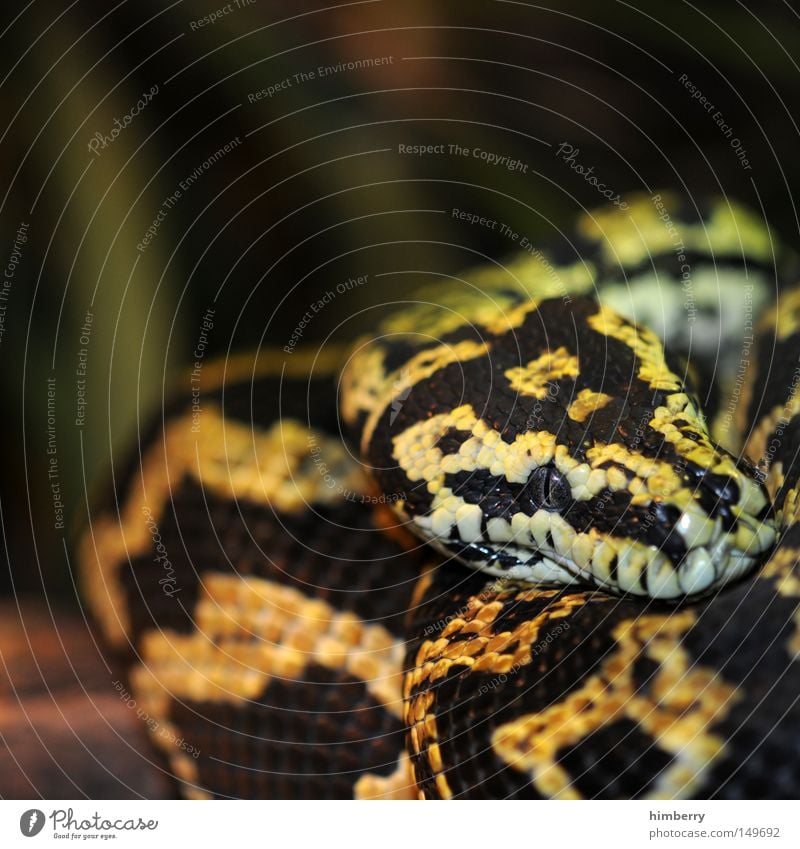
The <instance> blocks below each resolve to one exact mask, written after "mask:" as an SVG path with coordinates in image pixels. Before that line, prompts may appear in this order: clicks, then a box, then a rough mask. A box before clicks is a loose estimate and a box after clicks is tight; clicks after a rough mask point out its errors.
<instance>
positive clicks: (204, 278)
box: [0, 0, 800, 795]
mask: <svg viewBox="0 0 800 849" xmlns="http://www.w3.org/2000/svg"><path fill="white" fill-rule="evenodd" d="M0 16H1V18H0V43H2V51H0V73H2V83H1V85H2V92H3V100H2V103H3V117H2V119H0V126H1V127H2V138H0V157H2V182H3V185H2V192H1V193H0V197H1V198H2V200H1V201H0V202H1V203H2V206H1V207H0V209H1V210H2V212H0V261H1V262H2V265H3V269H4V272H3V275H4V276H3V279H2V280H0V314H1V315H0V321H1V322H2V323H0V330H2V335H1V336H0V363H2V369H1V371H0V379H1V380H2V399H3V402H4V412H3V414H2V415H1V416H0V445H2V449H3V450H2V455H0V456H1V457H2V476H0V498H1V499H2V502H1V504H0V508H1V510H0V512H1V514H2V534H3V546H2V558H3V559H4V560H5V561H6V562H5V565H4V568H3V570H2V578H0V591H1V592H2V596H3V597H4V599H5V602H4V607H3V621H4V628H3V629H0V635H2V641H4V642H2V641H0V649H2V651H3V657H4V659H5V666H6V678H5V679H4V680H5V683H3V684H2V686H3V688H4V689H2V690H0V718H2V717H3V716H4V714H3V713H2V711H3V710H8V711H12V713H13V712H14V711H16V713H15V714H14V715H15V716H17V717H18V716H19V710H18V709H19V701H18V699H19V698H21V696H20V693H21V692H22V695H23V696H25V694H26V692H27V691H22V690H21V689H20V686H19V684H18V683H17V684H15V682H14V681H13V676H12V675H11V673H10V672H9V671H8V658H9V657H11V658H12V660H13V659H14V658H16V657H17V654H15V653H14V652H15V651H17V652H18V654H19V651H21V654H19V658H20V659H19V660H18V663H19V664H24V662H25V658H26V657H28V656H29V655H30V651H29V650H28V649H25V648H24V644H25V643H26V641H27V640H28V639H29V635H28V631H29V627H32V626H29V625H26V623H30V622H32V621H34V619H35V618H36V617H37V616H41V615H42V611H46V615H44V619H43V620H42V621H43V622H44V625H43V626H42V627H45V628H46V627H49V625H48V623H51V622H52V620H53V619H54V618H55V620H56V622H59V623H60V622H61V621H64V622H66V623H67V624H65V625H64V626H63V628H62V629H61V632H62V633H63V632H64V631H65V630H66V629H67V628H68V627H72V628H73V632H74V633H73V632H70V633H73V636H72V637H71V639H73V640H74V641H75V643H74V645H78V644H80V645H82V646H84V649H85V650H86V651H88V652H90V653H91V651H93V650H94V649H93V646H92V645H91V638H90V637H89V636H88V635H87V632H86V628H85V627H84V626H83V623H82V621H81V619H80V616H81V614H80V606H79V602H78V598H77V593H76V589H75V583H74V572H73V560H72V556H73V551H72V543H73V540H74V534H75V529H76V528H78V527H80V524H81V521H82V520H83V519H84V518H85V515H86V509H87V497H88V496H87V493H90V492H91V491H92V488H93V487H94V486H95V483H94V482H95V481H96V480H97V479H98V478H101V477H102V476H103V473H104V471H105V470H106V469H107V468H108V467H109V465H110V462H111V458H112V457H114V460H115V462H116V458H117V455H118V452H124V450H125V446H126V445H130V444H132V443H135V436H136V433H137V428H138V427H140V426H141V424H142V419H143V418H145V417H146V416H147V414H148V412H149V411H151V410H153V409H154V408H156V407H157V406H158V405H159V403H160V400H161V397H162V393H163V392H164V391H165V387H166V386H168V385H169V375H170V374H171V372H172V371H173V370H174V369H175V368H177V367H178V366H180V365H181V364H186V363H187V362H189V361H191V360H193V359H194V356H193V351H194V350H195V347H196V345H197V343H198V340H199V339H200V337H201V333H203V316H204V315H205V314H206V313H207V310H209V309H212V310H214V313H213V322H212V323H213V327H212V328H210V329H208V328H206V330H207V333H205V335H206V336H207V340H206V344H207V348H206V352H205V353H206V356H207V357H208V356H210V355H211V354H213V353H225V352H227V351H229V350H237V349H240V348H243V347H246V346H252V345H256V344H276V345H279V346H282V345H284V344H286V341H287V335H288V333H290V328H292V327H294V326H295V325H296V324H297V322H298V320H299V319H300V317H301V316H302V315H303V313H304V312H305V311H306V310H307V309H308V305H309V303H310V302H311V301H312V300H314V299H315V298H316V297H319V296H320V295H322V294H323V293H325V292H326V291H327V290H329V289H331V288H332V284H333V285H335V284H336V283H337V282H340V281H344V280H347V279H349V278H356V277H359V276H363V275H367V276H368V282H367V283H366V284H365V285H361V286H358V287H355V288H354V289H353V290H352V291H349V292H347V293H346V294H344V295H342V296H341V297H337V298H336V299H335V300H334V301H333V302H332V303H331V304H330V305H329V307H327V308H326V309H325V310H323V311H322V312H321V313H320V315H319V316H318V317H316V318H315V320H314V321H313V322H312V323H311V325H310V326H309V328H308V329H307V332H306V337H305V341H313V340H315V339H316V340H319V339H322V338H324V337H325V335H326V334H327V333H329V332H330V331H332V330H333V329H335V328H337V327H338V326H339V325H340V324H342V323H343V327H344V331H343V332H349V331H351V330H353V331H354V330H355V329H356V327H357V325H358V323H359V322H361V323H364V322H368V321H369V318H368V315H369V314H361V317H360V318H359V310H362V309H363V308H364V307H368V306H369V305H370V304H378V303H380V302H382V301H384V300H386V298H387V297H394V296H397V295H401V296H402V295H404V294H405V293H406V292H408V291H410V290H411V287H412V286H413V285H415V284H416V282H417V281H419V280H422V279H425V278H427V279H431V275H432V274H436V273H444V274H451V273H454V272H457V271H459V270H460V269H462V268H464V267H465V266H468V265H470V264H473V263H475V262H477V261H480V260H481V259H482V258H483V257H502V256H504V255H506V254H508V253H509V251H510V250H511V249H512V248H513V247H514V245H513V243H512V242H510V241H509V239H508V238H507V237H506V236H504V235H503V234H502V232H501V231H500V228H495V229H490V228H487V227H481V226H480V225H477V224H469V223H467V222H465V221H461V220H458V219H457V218H455V217H454V216H453V214H452V211H453V209H454V208H457V209H461V210H468V211H469V212H472V213H476V214H479V215H481V216H486V217H487V218H489V219H492V220H498V221H502V222H504V223H506V224H507V225H508V226H509V227H511V228H512V229H513V230H514V231H516V232H517V233H520V234H523V235H525V236H526V237H527V238H528V239H529V241H530V242H531V243H532V244H534V245H538V244H540V243H541V244H543V243H545V242H546V241H547V240H548V239H549V238H551V237H552V235H553V234H554V233H555V232H557V230H558V228H559V227H562V226H563V225H564V224H565V223H566V222H568V221H569V219H570V218H571V217H572V216H573V215H574V214H575V213H576V211H577V210H578V209H580V208H581V207H584V206H589V207H591V206H596V205H598V203H601V202H602V201H603V198H602V197H601V196H600V195H599V193H598V189H597V187H596V186H594V185H593V184H592V183H591V182H590V181H588V180H587V179H585V175H584V176H581V174H580V172H579V170H578V169H577V168H575V167H574V166H575V165H577V164H580V165H581V166H582V167H583V168H585V169H588V168H592V169H593V172H592V173H593V175H596V176H597V179H598V180H599V181H600V182H601V183H603V184H604V185H605V186H606V187H608V189H609V190H611V191H612V192H613V193H624V192H627V191H633V190H640V189H645V190H649V191H653V190H657V189H659V188H661V187H675V188H681V189H684V190H688V191H690V192H692V193H693V194H696V193H703V192H706V191H724V192H725V193H727V194H730V195H732V196H735V197H738V198H740V199H742V200H744V201H746V202H748V203H750V204H751V205H753V206H754V207H755V208H756V209H758V210H760V211H761V213H762V214H763V215H764V216H765V217H766V218H767V220H768V221H769V222H770V224H771V225H772V226H773V227H774V228H775V229H776V231H777V232H778V233H779V234H780V235H782V236H783V237H784V238H785V239H786V241H788V242H789V243H791V244H795V245H797V244H798V241H799V239H798V218H797V210H796V208H795V202H794V187H795V186H797V185H800V157H798V155H797V150H798V141H800V133H799V132H798V124H797V120H798V117H797V116H798V115H800V110H799V109H798V105H800V96H798V95H799V94H800V67H798V64H797V62H798V57H800V19H799V18H798V14H797V12H796V11H795V10H794V8H793V7H792V6H791V5H790V4H788V3H787V2H777V0H776V2H770V1H769V0H767V2H758V3H756V2H755V0H750V2H747V3H743V2H728V1H727V0H726V2H722V0H719V1H718V2H705V3H700V4H698V3H693V4H692V3H688V2H683V0H676V2H673V3H663V2H643V3H637V4H635V5H630V4H628V3H625V2H604V3H596V2H579V0H562V2H559V3H551V4H549V5H547V4H536V5H535V4H533V3H526V2H512V1H511V0H507V1H506V0H500V2H489V0H486V2H478V0H473V2H464V0H451V2H448V0H439V1H438V2H436V3H432V2H424V0H368V1H367V2H350V3H341V4H323V3H320V2H292V3H278V2H276V0H232V2H230V3H225V2H223V0H212V1H211V2H199V0H184V1H183V2H174V3H169V2H162V0H136V2H134V1H133V0H122V2H113V0H108V2H96V1H95V0H92V2H90V0H76V2H73V3H57V2H53V1H52V0H35V2H33V3H27V4H24V3H20V4H19V5H17V4H16V3H4V4H3V8H2V12H0ZM413 145H431V146H435V147H434V148H433V151H432V152H429V153H425V154H423V155H418V154H415V153H410V152H404V151H405V147H406V146H413ZM564 145H568V146H569V147H564ZM455 146H458V147H460V148H465V149H466V150H467V155H461V154H460V152H456V147H455ZM476 149H479V150H480V151H484V152H485V153H486V155H487V157H489V156H490V155H491V157H493V161H494V162H495V163H496V162H497V160H498V159H500V158H501V157H509V160H506V162H512V161H516V162H517V163H518V164H517V165H515V166H514V167H513V168H509V167H505V166H504V165H503V164H502V162H501V163H500V164H493V161H492V159H489V158H480V156H474V155H472V154H473V151H475V150H476ZM559 150H561V154H559ZM566 151H572V152H573V153H574V152H575V151H577V153H574V156H573V158H572V159H571V160H570V161H565V160H566V156H565V155H564V154H565V152H566ZM60 505H63V507H61V506H60ZM18 604H19V605H21V606H22V607H21V609H22V613H20V612H19V609H18ZM31 611H32V612H31ZM59 617H64V619H63V620H62V619H60V618H59ZM75 617H77V619H76V618H75ZM36 621H39V620H36ZM76 621H77V623H78V624H77V625H76V624H75V623H76ZM47 634H49V636H46V637H43V638H42V639H45V643H46V644H47V645H52V644H53V640H55V639H56V637H55V636H54V634H55V631H53V630H52V628H51V630H50V631H48V632H47ZM15 640H17V641H19V645H17V644H16V643H15V642H14V641H15ZM81 640H83V641H84V642H83V643H81V642H80V641H81ZM67 642H69V641H67ZM19 646H23V650H20V649H19ZM71 653H72V650H71V648H70V645H67V646H66V648H64V649H63V651H61V654H60V656H61V660H57V659H52V664H51V665H52V667H53V668H56V667H58V666H59V663H60V664H61V665H62V666H63V665H64V664H65V663H66V664H67V665H68V663H69V661H68V660H67V658H68V657H69V656H70V654H71ZM15 662H17V661H15ZM0 671H1V670H0ZM74 677H75V676H74V675H73V676H72V678H74ZM101 677H102V676H101ZM107 677H108V676H105V678H103V681H102V683H101V684H98V685H97V688H98V690H102V687H103V686H106V680H107ZM40 678H41V676H40ZM67 679H70V676H69V675H67ZM70 680H71V679H70ZM0 683H1V682H0ZM43 685H44V690H46V689H48V687H51V686H52V684H51V683H47V682H43V679H42V680H39V679H37V678H36V676H34V679H33V680H32V682H31V683H29V688H30V694H29V696H30V698H31V699H35V698H36V697H37V693H40V691H43ZM64 686H66V685H64ZM37 688H38V689H37ZM26 697H27V696H26ZM111 698H113V697H111ZM3 699H5V702H3ZM95 701H96V698H95ZM6 703H7V704H6ZM3 705H6V707H3ZM9 705H10V707H9ZM76 711H78V713H79V712H80V709H79V708H76ZM7 715H10V714H7ZM129 719H130V718H129V717H124V716H122V717H121V718H120V720H119V721H120V722H122V723H123V726H124V723H125V722H127V721H128V720H129ZM15 721H16V720H15ZM29 724H35V723H34V721H33V720H30V723H29ZM23 725H24V723H23ZM8 727H9V726H8V724H7V723H6V725H5V726H4V725H3V723H2V722H1V721H0V730H2V729H3V728H5V729H6V731H5V732H4V733H6V734H7V731H8ZM70 727H71V726H70ZM53 733H54V734H55V735H56V737H55V738H54V739H58V736H57V735H58V733H60V732H58V729H56V730H55V731H53ZM64 733H67V732H64ZM131 733H134V732H133V731H132V732H131ZM72 736H73V737H74V736H75V734H74V733H73V735H72ZM67 737H69V734H68V733H67ZM6 742H7V741H6ZM46 748H47V747H46ZM51 748H52V747H51ZM3 757H4V755H3V753H2V750H0V761H2V763H0V766H2V764H3V763H6V761H7V762H8V763H11V761H12V760H14V759H13V758H11V759H9V758H8V757H6V760H5V761H4V760H3ZM62 771H63V770H62ZM101 777H102V776H101ZM86 781H87V782H88V779H87V780H86ZM23 784H24V783H23ZM23 784H20V785H19V787H23ZM29 784H30V786H29V787H28V790H30V788H31V787H33V789H34V790H35V789H36V786H35V782H33V783H31V782H29ZM123 784H124V782H123ZM101 786H102V782H101ZM131 786H133V787H134V790H133V791H131V792H133V793H143V794H146V793H152V792H159V791H158V790H153V789H152V787H151V786H150V785H145V784H141V785H136V784H134V785H130V784H124V787H123V785H122V784H121V785H120V787H118V788H116V789H115V790H110V789H108V786H106V789H107V792H108V793H109V794H113V793H115V792H116V793H119V794H123V795H124V794H125V792H127V791H126V790H125V787H127V788H128V790H130V787H131ZM16 787H17V785H13V786H11V785H8V786H7V787H6V789H5V790H4V788H3V787H2V786H0V795H4V794H6V793H9V794H12V795H13V794H14V793H15V792H19V793H22V795H28V794H26V793H23V792H22V791H21V790H18V789H15V788H16ZM65 787H66V789H67V790H69V789H70V785H69V784H66V785H65ZM87 788H89V789H87ZM72 790H73V793H72V794H69V793H67V795H75V793H76V792H77V793H78V795H80V793H81V792H86V793H87V794H88V793H91V792H92V790H91V786H90V784H87V783H86V782H84V783H83V784H81V785H79V786H77V789H76V787H72ZM53 792H54V793H55V792H60V791H53ZM64 792H65V793H66V790H65V791H64ZM30 795H33V794H32V793H31V794H30Z"/></svg>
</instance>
